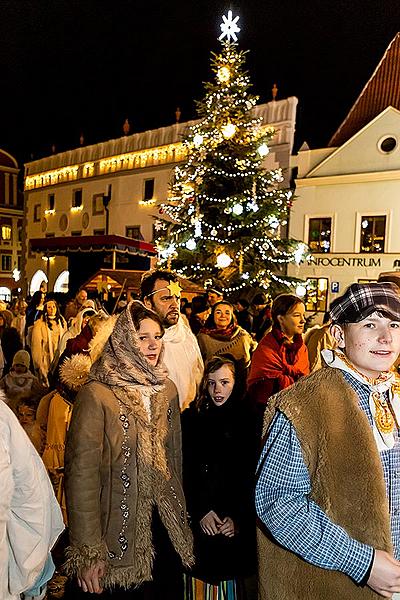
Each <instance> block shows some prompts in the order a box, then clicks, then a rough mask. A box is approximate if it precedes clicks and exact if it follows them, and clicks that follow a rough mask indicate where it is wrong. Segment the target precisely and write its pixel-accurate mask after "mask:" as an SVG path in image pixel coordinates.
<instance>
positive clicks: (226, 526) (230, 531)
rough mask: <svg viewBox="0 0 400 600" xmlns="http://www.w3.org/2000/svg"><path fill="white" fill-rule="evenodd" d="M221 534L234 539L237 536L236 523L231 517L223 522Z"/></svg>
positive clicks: (220, 529)
mask: <svg viewBox="0 0 400 600" xmlns="http://www.w3.org/2000/svg"><path fill="white" fill-rule="evenodd" d="M219 532H220V533H222V535H226V537H233V536H234V535H235V523H234V522H233V521H232V519H231V518H230V517H225V519H224V520H223V521H222V525H221V526H220V528H219Z"/></svg>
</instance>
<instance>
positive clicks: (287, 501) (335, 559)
mask: <svg viewBox="0 0 400 600" xmlns="http://www.w3.org/2000/svg"><path fill="white" fill-rule="evenodd" d="M310 493H311V482H310V477H309V474H308V471H307V468H306V466H305V464H304V460H303V455H302V451H301V446H300V443H299V441H298V439H297V436H296V433H295V430H294V428H293V427H292V425H291V423H290V422H289V421H288V420H287V419H286V417H285V416H284V415H283V414H282V413H278V414H277V416H276V417H275V419H274V421H273V423H272V425H271V427H270V431H269V434H268V438H267V442H266V444H265V446H264V448H263V451H262V455H261V458H260V462H259V467H258V481H257V485H256V510H257V514H258V516H259V517H260V519H261V521H262V522H263V523H264V524H265V525H266V526H267V528H268V529H269V531H270V532H271V533H272V535H273V536H274V538H275V539H276V541H277V542H278V543H279V544H281V545H282V546H284V547H285V548H286V549H288V550H290V551H291V552H295V553H296V554H298V555H299V556H301V557H302V558H303V559H304V560H306V561H307V562H309V563H311V564H313V565H316V566H318V567H321V568H323V569H330V570H335V571H341V572H343V573H345V574H346V575H348V576H349V577H351V578H352V579H353V580H354V581H355V582H356V583H360V582H361V581H362V580H363V578H364V577H365V575H366V573H367V572H368V569H369V567H370V565H371V561H372V560H373V556H374V550H373V548H371V547H370V546H367V545H365V544H361V543H360V542H358V541H357V540H354V539H352V538H351V537H350V536H349V535H348V534H347V532H346V531H345V530H344V529H343V528H341V527H339V526H338V525H336V524H335V523H333V522H332V521H331V520H330V519H329V517H328V516H327V515H326V513H325V512H324V511H323V510H321V508H320V507H319V506H318V505H317V504H316V503H315V502H314V501H313V500H310Z"/></svg>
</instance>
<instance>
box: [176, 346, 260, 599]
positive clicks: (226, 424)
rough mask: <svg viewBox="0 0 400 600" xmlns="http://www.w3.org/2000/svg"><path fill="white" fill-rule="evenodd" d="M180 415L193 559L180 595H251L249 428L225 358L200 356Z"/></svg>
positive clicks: (253, 567) (252, 455)
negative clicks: (199, 369) (201, 363)
mask: <svg viewBox="0 0 400 600" xmlns="http://www.w3.org/2000/svg"><path fill="white" fill-rule="evenodd" d="M181 419H182V440H183V481H184V489H185V494H186V499H187V503H188V510H189V512H190V514H191V516H192V526H193V534H194V542H195V560H196V563H195V566H194V569H193V570H192V572H191V573H190V574H188V575H187V576H186V578H185V580H186V585H185V600H206V599H207V598H224V599H226V600H231V599H232V600H233V599H235V600H244V599H246V600H253V599H255V598H256V594H255V590H254V589H253V592H251V585H250V582H252V583H253V588H254V587H255V586H254V580H252V577H251V576H252V575H253V574H254V573H255V570H256V559H255V518H254V509H253V506H252V495H253V473H254V470H255V462H256V448H255V441H254V440H255V435H254V426H253V422H252V419H251V416H250V414H249V412H248V411H247V410H246V407H245V405H244V404H243V402H242V401H241V398H240V395H239V396H238V394H237V389H236V387H235V365H234V363H233V362H232V361H231V360H229V359H227V358H222V357H218V356H216V357H213V358H211V359H210V360H208V361H207V362H206V365H205V370H204V377H203V380H202V382H201V387H200V390H199V395H198V397H197V398H196V400H195V402H193V403H192V404H191V405H190V406H189V408H187V409H186V410H185V411H184V412H183V413H182V416H181Z"/></svg>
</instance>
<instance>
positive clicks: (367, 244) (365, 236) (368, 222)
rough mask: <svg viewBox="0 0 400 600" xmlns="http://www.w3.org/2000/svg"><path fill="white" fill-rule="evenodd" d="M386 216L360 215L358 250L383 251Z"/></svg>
mask: <svg viewBox="0 0 400 600" xmlns="http://www.w3.org/2000/svg"><path fill="white" fill-rule="evenodd" d="M385 232H386V217H385V216H382V217H361V236H360V252H385Z"/></svg>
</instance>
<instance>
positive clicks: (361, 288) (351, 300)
mask: <svg viewBox="0 0 400 600" xmlns="http://www.w3.org/2000/svg"><path fill="white" fill-rule="evenodd" d="M374 312H379V313H382V314H384V315H385V316H388V317H389V318H391V319H394V320H396V321H400V293H399V288H398V287H397V286H396V285H395V284H394V283H353V284H352V285H350V286H349V287H348V288H347V290H346V291H345V293H344V294H343V296H340V298H336V300H334V301H333V302H332V304H331V305H330V307H329V314H330V317H331V319H332V321H333V322H334V323H358V322H359V321H362V320H363V319H365V318H366V317H369V315H371V314H372V313H374Z"/></svg>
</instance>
